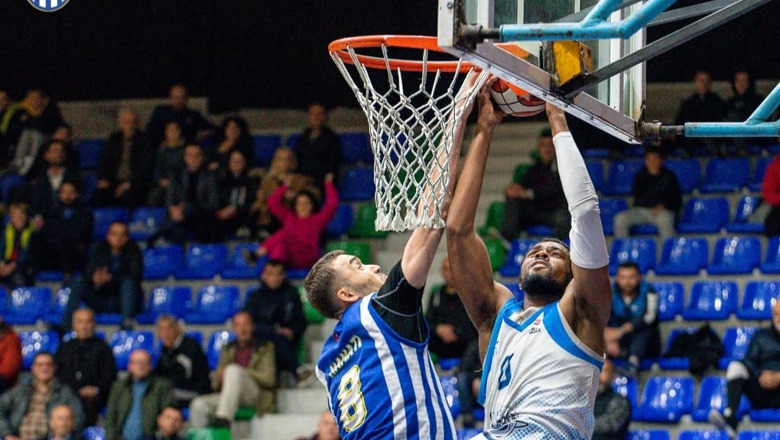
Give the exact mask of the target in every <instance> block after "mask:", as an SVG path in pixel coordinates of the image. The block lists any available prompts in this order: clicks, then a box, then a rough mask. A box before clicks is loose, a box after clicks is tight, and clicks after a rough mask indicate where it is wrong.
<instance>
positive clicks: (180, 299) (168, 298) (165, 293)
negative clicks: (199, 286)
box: [135, 286, 192, 324]
mask: <svg viewBox="0 0 780 440" xmlns="http://www.w3.org/2000/svg"><path fill="white" fill-rule="evenodd" d="M191 301H192V290H191V289H190V288H189V287H184V286H161V287H155V288H154V289H152V291H151V292H149V304H148V305H147V306H146V310H144V311H143V312H142V313H139V314H138V315H136V317H135V320H136V321H137V322H138V323H139V324H154V322H155V321H156V320H157V317H158V316H160V315H162V314H166V313H167V314H170V315H173V316H175V317H176V318H183V317H184V314H185V313H186V311H187V310H186V307H187V303H188V302H191Z"/></svg>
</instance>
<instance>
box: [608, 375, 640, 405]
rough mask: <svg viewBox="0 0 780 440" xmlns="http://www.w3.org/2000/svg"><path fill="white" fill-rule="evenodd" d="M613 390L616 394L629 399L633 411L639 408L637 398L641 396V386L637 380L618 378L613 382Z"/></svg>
mask: <svg viewBox="0 0 780 440" xmlns="http://www.w3.org/2000/svg"><path fill="white" fill-rule="evenodd" d="M612 389H613V390H615V392H616V393H618V394H620V395H621V396H623V397H625V398H626V399H628V401H629V403H631V408H632V410H633V409H635V408H636V406H637V396H638V395H639V391H638V389H639V385H638V384H637V381H636V379H634V378H630V377H624V376H618V377H616V378H615V380H613V381H612Z"/></svg>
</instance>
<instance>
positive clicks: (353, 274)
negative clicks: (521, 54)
mask: <svg viewBox="0 0 780 440" xmlns="http://www.w3.org/2000/svg"><path fill="white" fill-rule="evenodd" d="M465 81H466V82H467V88H466V89H467V90H468V87H472V88H473V87H478V86H480V85H481V82H482V81H481V80H477V78H476V76H468V77H467V79H466V80H465ZM479 96H480V99H481V100H483V99H486V97H488V96H489V93H488V92H487V88H485V87H483V88H482V89H481V91H480V95H479ZM471 104H473V101H472V102H471ZM470 110H471V109H470V108H469V109H467V110H466V111H465V112H464V115H463V118H462V120H461V121H457V122H458V126H457V128H456V130H457V131H456V134H455V136H454V144H453V148H452V152H451V154H450V156H449V157H447V158H440V160H449V161H450V173H452V174H453V175H454V173H455V172H456V167H455V165H457V161H458V156H459V154H460V145H461V143H462V139H463V131H464V128H465V121H466V118H467V117H468V114H469V113H470ZM454 180H455V179H451V182H452V181H454ZM451 188H452V184H450V185H449V186H448V187H447V193H448V194H449V193H451ZM448 198H449V197H448ZM424 208H425V209H429V208H428V207H424ZM446 211H447V209H446V207H445V208H444V209H443V216H445V218H446ZM443 231H444V230H443V229H427V228H417V229H415V230H414V232H413V233H412V235H411V237H410V238H409V241H408V242H407V243H406V247H405V248H404V251H403V256H402V257H401V260H400V261H399V262H398V263H397V264H396V265H395V266H394V267H393V268H392V269H391V270H390V272H389V273H388V274H387V275H385V274H384V273H383V272H382V271H381V269H380V268H379V266H377V265H374V264H365V263H364V262H362V261H360V259H359V258H357V257H355V256H354V255H348V254H345V253H343V252H341V251H333V252H330V253H328V254H326V255H325V256H323V257H322V258H321V259H320V260H319V261H318V262H317V264H315V265H314V267H313V268H312V270H311V271H310V272H309V275H308V276H307V277H306V281H305V287H306V294H307V296H308V299H309V302H310V303H311V304H312V306H314V307H315V308H316V309H317V310H319V311H320V313H322V314H323V315H324V316H326V317H329V318H335V319H338V320H339V322H338V324H337V325H336V328H335V330H334V332H333V334H332V335H331V336H330V337H328V339H327V341H326V342H325V346H324V347H323V350H322V354H321V356H320V359H319V361H318V363H317V376H318V378H319V379H320V381H321V382H322V383H323V384H324V385H325V388H326V389H327V391H328V394H329V398H328V403H329V407H330V410H331V412H332V413H333V415H334V417H335V418H336V421H337V422H338V425H339V432H340V433H341V436H342V438H343V439H345V440H357V439H359V440H365V439H372V440H375V439H396V440H398V439H425V440H427V439H443V440H449V439H456V438H457V435H456V432H455V425H454V423H453V420H452V416H451V414H450V410H449V407H448V405H447V402H446V400H445V398H444V393H443V390H442V387H441V384H440V382H439V378H438V377H437V375H436V372H435V371H434V365H433V363H432V362H431V359H430V355H429V353H428V326H427V324H426V323H425V319H424V317H423V312H422V295H423V288H424V286H425V281H426V279H427V278H428V271H429V270H430V267H431V264H432V263H433V259H434V256H435V254H436V250H437V249H438V247H439V243H440V240H441V237H442V234H443Z"/></svg>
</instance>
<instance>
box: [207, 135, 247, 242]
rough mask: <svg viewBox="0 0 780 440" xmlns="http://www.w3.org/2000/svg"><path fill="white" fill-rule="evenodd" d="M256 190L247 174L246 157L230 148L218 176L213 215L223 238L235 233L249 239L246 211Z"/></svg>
mask: <svg viewBox="0 0 780 440" xmlns="http://www.w3.org/2000/svg"><path fill="white" fill-rule="evenodd" d="M256 193H257V181H256V180H255V179H253V178H252V177H250V176H249V167H248V164H247V159H246V156H244V153H243V152H242V151H241V150H233V151H232V152H231V153H230V160H229V161H228V164H227V169H226V172H225V173H224V174H223V175H222V177H221V178H220V179H219V200H220V205H219V206H220V208H219V210H217V212H216V217H217V221H218V229H219V230H220V232H221V237H222V238H223V239H226V240H228V239H230V238H231V237H233V236H234V235H236V234H237V233H238V232H240V233H239V234H238V235H239V236H240V237H242V238H249V235H250V232H249V224H250V220H249V210H250V208H251V207H252V204H253V202H254V197H255V194H256Z"/></svg>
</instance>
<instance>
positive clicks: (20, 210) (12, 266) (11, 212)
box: [0, 203, 38, 289]
mask: <svg viewBox="0 0 780 440" xmlns="http://www.w3.org/2000/svg"><path fill="white" fill-rule="evenodd" d="M29 215H30V212H29V207H28V206H27V205H25V204H23V203H21V204H12V205H11V206H10V207H8V216H9V217H10V221H9V222H8V224H7V225H5V228H4V231H3V235H2V236H1V237H0V251H2V252H3V260H2V261H0V284H1V285H3V286H5V287H6V288H7V289H15V288H17V287H22V286H32V285H33V281H34V273H33V272H34V269H33V265H32V261H31V260H32V256H31V255H30V254H31V252H30V251H31V249H34V248H35V244H34V242H35V241H36V240H38V232H37V231H36V230H35V226H33V225H32V224H31V223H30V220H29Z"/></svg>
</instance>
